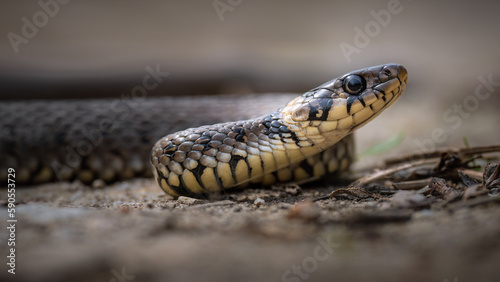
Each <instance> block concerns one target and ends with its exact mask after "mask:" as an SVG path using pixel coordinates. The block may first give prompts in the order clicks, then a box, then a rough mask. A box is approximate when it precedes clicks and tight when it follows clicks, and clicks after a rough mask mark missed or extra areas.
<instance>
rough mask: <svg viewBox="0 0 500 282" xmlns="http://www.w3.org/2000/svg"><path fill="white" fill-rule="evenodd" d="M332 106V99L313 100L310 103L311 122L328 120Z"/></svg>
mask: <svg viewBox="0 0 500 282" xmlns="http://www.w3.org/2000/svg"><path fill="white" fill-rule="evenodd" d="M332 105H333V100H332V99H330V98H320V99H314V100H311V101H310V102H309V120H326V119H327V118H328V112H329V111H330V109H331V108H332Z"/></svg>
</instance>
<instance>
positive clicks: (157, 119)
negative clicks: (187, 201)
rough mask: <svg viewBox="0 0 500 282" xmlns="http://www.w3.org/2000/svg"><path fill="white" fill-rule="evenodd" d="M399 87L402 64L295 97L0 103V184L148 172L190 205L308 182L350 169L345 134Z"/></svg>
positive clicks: (383, 104)
mask: <svg viewBox="0 0 500 282" xmlns="http://www.w3.org/2000/svg"><path fill="white" fill-rule="evenodd" d="M407 79H408V74H407V71H406V69H405V68H404V67H403V66H401V65H398V64H387V65H381V66H375V67H370V68H366V69H362V70H358V71H353V72H350V73H347V74H345V75H342V76H340V77H338V78H335V79H333V80H331V81H329V82H326V83H324V84H323V85H321V86H319V87H316V88H314V89H312V90H310V91H308V92H306V93H305V94H303V95H302V96H299V97H296V98H295V99H293V97H295V96H293V97H292V95H290V94H260V95H257V94H255V95H245V96H235V95H218V96H192V97H177V98H175V97H163V98H148V99H142V100H139V101H137V100H118V99H116V100H113V99H99V100H64V101H23V102H2V103H0V130H1V135H0V154H1V156H2V161H1V162H0V166H1V167H0V169H1V171H0V173H1V174H0V178H2V179H1V180H2V181H4V180H5V179H6V171H7V168H9V167H12V168H15V169H16V180H17V182H18V184H37V183H45V182H50V181H57V180H74V179H79V180H81V181H83V182H85V183H91V182H92V181H94V180H95V179H102V180H104V181H106V182H112V181H116V180H121V179H129V178H132V177H137V176H150V175H151V171H153V174H154V176H155V178H156V180H157V182H158V184H159V185H160V186H161V188H162V189H163V190H164V191H165V192H166V193H168V194H170V195H172V196H180V195H186V196H194V197H200V196H206V195H207V194H210V193H213V192H220V191H225V190H228V189H233V188H242V187H246V186H248V185H249V184H261V185H269V184H272V183H275V182H277V181H279V182H287V181H292V180H303V179H308V178H316V177H320V176H322V175H325V174H327V173H333V172H338V171H342V170H346V169H347V168H348V167H349V165H350V163H351V162H352V161H353V155H354V153H353V150H354V145H353V137H352V134H351V133H352V132H353V131H355V130H357V129H358V128H360V127H361V126H363V125H364V124H366V123H368V122H369V121H370V120H372V119H373V118H375V117H376V116H377V115H378V114H380V113H381V112H382V111H383V110H384V109H386V108H387V107H389V106H390V105H392V104H393V103H394V102H395V101H396V100H397V99H398V98H399V97H400V96H401V95H402V93H403V92H404V90H405V87H406V83H407ZM291 99H293V100H291ZM290 100H291V102H288V101H290ZM287 102H288V103H287ZM276 105H285V106H284V107H282V108H280V109H278V110H276V108H275V107H276ZM259 115H260V117H258V118H255V116H259ZM227 120H240V121H236V122H225V121H227ZM203 124H213V125H204V126H201V125H203ZM193 126H201V127H193ZM187 127H191V128H189V129H185V130H183V129H184V128H187ZM174 132H175V133H174ZM167 133H170V134H168V135H166V136H164V135H165V134H167ZM162 136H164V137H162ZM156 140H158V141H157V142H156V144H155V143H154V142H155V141H156ZM153 144H154V146H153ZM152 146H153V149H152V150H151V147H152ZM151 164H152V165H153V169H152V170H151Z"/></svg>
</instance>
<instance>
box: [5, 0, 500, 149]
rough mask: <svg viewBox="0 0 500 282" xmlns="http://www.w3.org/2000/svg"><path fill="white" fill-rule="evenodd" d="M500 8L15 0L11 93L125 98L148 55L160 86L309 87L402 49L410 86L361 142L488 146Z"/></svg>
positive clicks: (290, 0)
mask: <svg viewBox="0 0 500 282" xmlns="http://www.w3.org/2000/svg"><path fill="white" fill-rule="evenodd" d="M499 11H500V4H499V2H498V1H480V2H477V1H451V0H446V1H411V0H401V1H392V0H391V1H389V0H383V1H303V0H302V1H301V0H286V1H285V0H279V1H262V0H260V1H259V0H257V1H244V0H220V1H218V0H216V1H180V0H179V1H160V0H151V1H97V0H87V1H67V0H65V1H63V0H59V1H56V0H41V1H4V2H3V3H2V9H1V10H0V18H1V19H2V20H1V21H2V24H1V25H0V30H1V34H2V35H3V36H2V39H1V44H0V59H1V62H2V63H1V64H0V97H1V99H3V100H6V99H10V100H12V99H16V100H18V99H60V98H96V97H120V95H121V94H122V93H130V89H132V87H133V86H135V85H140V84H141V81H142V78H143V77H144V76H145V75H146V74H147V73H148V72H147V70H146V68H147V67H148V66H149V67H150V68H152V69H155V68H159V69H160V70H161V72H168V73H169V76H168V77H167V78H166V79H165V80H164V81H163V82H162V83H160V84H159V86H158V87H156V88H155V89H153V90H151V91H149V92H148V95H149V96H157V95H208V94H218V93H241V94H244V93H253V92H258V93H264V92H298V93H302V92H304V91H307V90H309V89H311V88H313V87H315V86H317V85H319V84H321V83H323V82H325V81H327V80H330V79H332V78H334V77H336V76H339V75H341V74H343V73H345V72H348V71H351V70H355V69H359V68H363V67H366V66H371V65H377V64H383V63H389V62H394V63H400V64H403V65H404V66H406V68H407V69H408V71H409V84H408V87H407V91H406V94H405V95H404V96H403V97H402V98H401V99H400V101H399V102H398V104H396V105H395V106H393V107H392V108H390V109H389V110H387V112H386V113H384V114H383V115H381V117H379V118H377V119H376V120H374V121H373V122H372V124H371V125H370V126H368V127H366V128H363V129H361V130H360V131H359V135H360V137H361V138H358V145H359V150H360V151H363V150H365V149H366V148H369V147H370V146H373V145H376V144H378V143H380V142H383V141H384V140H387V139H390V138H393V137H394V136H400V137H401V136H404V138H403V139H402V145H401V146H398V148H397V149H396V150H393V151H392V153H393V154H397V153H401V152H407V151H408V150H410V151H415V150H417V151H418V150H422V149H432V148H433V147H443V146H450V145H452V146H462V145H463V137H466V138H467V140H468V141H469V143H470V144H471V145H472V146H475V145H491V144H494V143H495V142H498V140H499V139H500V138H499V137H500V136H499V135H500V133H499V132H500V130H499V129H500V128H499V122H500V118H499V115H498V108H499V106H500V98H499V95H498V93H500V90H499V89H500V83H497V84H496V85H495V83H492V82H491V81H493V82H495V81H499V82H500V64H499V63H500V52H499V50H500V36H499V28H500V18H499V17H498V12H499ZM488 80H489V81H490V83H489V87H482V86H479V85H482V84H485V83H484V81H488ZM481 81H483V82H481ZM478 87H479V88H481V87H482V88H481V89H480V91H481V93H484V95H483V96H481V97H482V99H479V98H477V96H475V94H474V93H475V91H476V89H477V88H478ZM488 93H489V94H491V95H489V94H488ZM487 94H488V95H487ZM486 96H487V97H486ZM483 98H484V99H483ZM436 131H437V132H438V133H441V134H437V133H435V132H436ZM429 140H430V141H429Z"/></svg>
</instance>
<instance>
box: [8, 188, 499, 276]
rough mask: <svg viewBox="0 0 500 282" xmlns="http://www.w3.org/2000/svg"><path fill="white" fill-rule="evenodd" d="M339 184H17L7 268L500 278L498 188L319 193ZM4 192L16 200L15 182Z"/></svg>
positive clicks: (66, 272)
mask: <svg viewBox="0 0 500 282" xmlns="http://www.w3.org/2000/svg"><path fill="white" fill-rule="evenodd" d="M331 190H332V187H323V188H319V187H312V188H309V189H300V188H298V187H296V186H290V187H274V188H272V189H267V190H260V189H258V190H256V189H250V190H245V191H243V192H241V193H233V194H227V195H223V196H221V197H220V198H218V199H213V200H212V199H211V200H197V199H191V198H179V199H177V200H175V199H173V198H171V197H170V196H168V195H165V194H164V193H163V192H162V191H161V190H160V189H159V188H158V187H157V185H156V183H154V181H153V180H149V179H136V180H132V181H128V182H123V183H117V184H115V185H111V186H109V187H106V188H104V189H92V188H89V187H85V186H83V185H81V184H78V183H73V184H68V183H60V184H49V185H44V186H41V187H34V188H28V189H18V190H17V192H16V200H17V206H16V218H17V220H18V221H17V225H16V233H15V234H16V238H15V239H16V268H15V271H16V274H15V276H14V275H12V274H9V273H7V272H6V271H2V273H1V274H0V278H1V280H2V281H306V280H307V281H499V279H500V272H498V262H499V261H500V243H499V242H500V241H499V240H498V238H499V235H500V224H499V220H498V219H499V218H500V205H499V204H500V198H498V196H496V198H494V197H491V196H488V197H489V198H488V199H490V200H489V201H487V202H484V201H483V202H481V201H477V200H476V202H473V204H468V205H463V204H462V202H458V203H459V204H458V205H457V204H455V205H448V206H445V207H444V208H443V206H442V205H440V204H439V203H440V202H442V201H437V202H435V203H434V204H431V205H426V204H424V205H418V204H417V205H413V204H409V205H408V204H407V203H406V204H405V202H404V201H405V200H404V199H403V202H401V201H398V200H395V197H392V199H391V197H390V196H382V197H375V198H376V199H374V198H372V197H365V198H358V199H356V197H349V196H344V197H334V198H331V199H323V200H318V201H316V202H312V201H311V200H312V199H314V198H318V197H319V196H324V195H327V194H328V193H329V192H330V191H331ZM408 193H410V192H408ZM413 196H414V195H413ZM413 196H411V197H413ZM411 197H410V198H411ZM412 199H413V198H412ZM412 199H410V201H412ZM491 199H493V200H492V201H491ZM400 200H401V199H400ZM414 200H416V201H415V202H419V201H421V200H422V199H414ZM1 201H2V203H3V206H6V205H7V195H6V193H5V191H2V193H1ZM424 201H425V200H424ZM1 217H2V218H7V209H6V208H2V209H1ZM1 234H2V235H1V236H2V242H5V240H6V239H7V236H8V234H7V233H6V232H5V229H3V230H2V233H1ZM2 244H3V245H4V246H5V244H4V243H2ZM4 261H5V256H4ZM4 265H5V264H4Z"/></svg>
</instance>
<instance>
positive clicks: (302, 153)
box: [247, 108, 349, 169]
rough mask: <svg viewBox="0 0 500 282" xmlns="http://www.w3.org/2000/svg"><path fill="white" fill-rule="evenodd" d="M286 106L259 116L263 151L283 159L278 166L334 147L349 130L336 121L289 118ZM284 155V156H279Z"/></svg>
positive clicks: (259, 141) (260, 141)
mask: <svg viewBox="0 0 500 282" xmlns="http://www.w3.org/2000/svg"><path fill="white" fill-rule="evenodd" d="M287 116H288V115H286V108H285V109H283V110H281V111H278V112H274V113H271V114H269V115H266V116H264V117H262V118H261V119H258V120H259V122H260V124H259V129H260V131H261V134H260V135H259V137H258V144H252V141H251V140H248V141H247V143H248V142H250V143H249V145H250V146H252V145H254V146H255V147H257V146H256V145H258V148H259V150H260V151H263V152H266V151H269V152H272V153H274V154H275V155H277V156H278V158H279V159H280V160H281V161H283V162H282V163H280V165H278V166H276V167H275V169H280V168H282V167H286V166H288V165H289V164H290V163H294V162H299V161H302V160H304V159H306V158H308V157H311V156H313V155H316V154H318V153H320V152H322V151H324V150H325V149H327V148H329V147H331V146H332V145H334V144H335V143H337V142H338V141H339V140H341V139H342V138H343V137H345V136H346V135H347V134H349V130H336V129H337V124H336V122H328V121H304V122H294V121H293V120H291V119H289V118H287ZM279 155H283V156H279Z"/></svg>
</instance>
